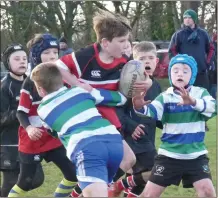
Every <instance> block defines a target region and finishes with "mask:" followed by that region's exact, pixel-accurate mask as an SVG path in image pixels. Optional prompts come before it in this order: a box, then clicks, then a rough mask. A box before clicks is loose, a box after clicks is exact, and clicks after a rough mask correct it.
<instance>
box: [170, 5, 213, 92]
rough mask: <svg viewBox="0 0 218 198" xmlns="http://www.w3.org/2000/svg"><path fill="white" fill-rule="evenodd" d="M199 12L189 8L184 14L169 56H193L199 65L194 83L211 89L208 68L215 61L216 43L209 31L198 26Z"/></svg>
mask: <svg viewBox="0 0 218 198" xmlns="http://www.w3.org/2000/svg"><path fill="white" fill-rule="evenodd" d="M197 23H198V16H197V13H196V12H195V11H194V10H192V9H188V10H186V11H185V12H184V14H183V26H182V28H181V29H179V30H177V31H176V32H175V33H174V34H173V35H172V38H171V42H170V45H169V50H168V52H169V57H170V58H172V57H174V56H176V55H177V54H187V55H189V56H192V57H193V58H194V59H195V60H196V62H197V67H198V73H197V76H196V80H195V83H194V85H196V86H199V87H204V88H205V89H207V90H209V77H208V70H209V69H210V67H211V65H212V63H213V57H214V51H215V48H214V45H213V42H212V40H211V38H210V36H209V35H208V33H207V31H205V30H204V29H202V28H200V27H199V26H198V24H197Z"/></svg>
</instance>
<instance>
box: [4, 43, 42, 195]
mask: <svg viewBox="0 0 218 198" xmlns="http://www.w3.org/2000/svg"><path fill="white" fill-rule="evenodd" d="M2 61H3V63H4V66H5V67H6V69H7V70H8V71H9V73H8V74H7V75H6V76H5V77H4V78H3V79H2V81H1V93H0V96H1V111H0V112H1V129H0V131H1V132H0V133H1V138H0V171H1V172H2V175H3V177H2V178H3V182H2V185H1V192H0V195H1V197H7V196H8V193H9V191H10V190H11V188H12V187H13V186H14V184H16V182H17V179H18V175H19V172H20V167H19V159H18V158H19V157H18V128H19V122H18V119H17V117H16V113H17V108H18V101H19V98H20V90H21V87H22V83H23V81H24V79H25V78H26V76H25V72H26V70H27V54H26V52H25V50H24V47H23V46H22V45H21V44H19V43H12V44H10V45H8V46H7V47H6V48H5V50H4V51H3V53H2ZM40 169H42V167H40V166H37V177H34V179H33V183H32V187H33V188H36V187H38V186H39V185H40V183H41V181H42V179H43V175H42V174H40Z"/></svg>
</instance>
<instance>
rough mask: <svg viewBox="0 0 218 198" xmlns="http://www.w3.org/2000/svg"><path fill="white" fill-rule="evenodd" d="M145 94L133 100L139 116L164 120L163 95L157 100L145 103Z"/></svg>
mask: <svg viewBox="0 0 218 198" xmlns="http://www.w3.org/2000/svg"><path fill="white" fill-rule="evenodd" d="M144 97H145V93H144V94H142V95H138V96H135V97H134V98H133V99H132V103H133V108H134V110H135V112H136V113H137V114H138V115H139V116H147V117H151V118H153V119H155V120H162V117H163V112H164V100H163V95H162V94H160V95H159V96H157V98H155V100H153V101H152V102H151V101H145V100H144Z"/></svg>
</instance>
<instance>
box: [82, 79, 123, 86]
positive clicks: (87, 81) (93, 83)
mask: <svg viewBox="0 0 218 198" xmlns="http://www.w3.org/2000/svg"><path fill="white" fill-rule="evenodd" d="M119 80H120V79H117V80H106V81H90V80H85V79H82V78H80V79H79V81H81V82H84V83H87V84H90V85H104V84H113V83H117V82H119Z"/></svg>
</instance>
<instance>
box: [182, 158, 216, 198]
mask: <svg viewBox="0 0 218 198" xmlns="http://www.w3.org/2000/svg"><path fill="white" fill-rule="evenodd" d="M184 168H185V173H184V176H183V178H182V179H183V187H184V188H192V187H194V188H195V190H196V192H197V195H198V197H215V195H216V193H215V189H214V187H213V183H212V180H211V172H210V168H209V158H208V157H207V156H206V155H202V156H200V157H198V158H196V159H193V160H187V163H186V165H185V166H184Z"/></svg>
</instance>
